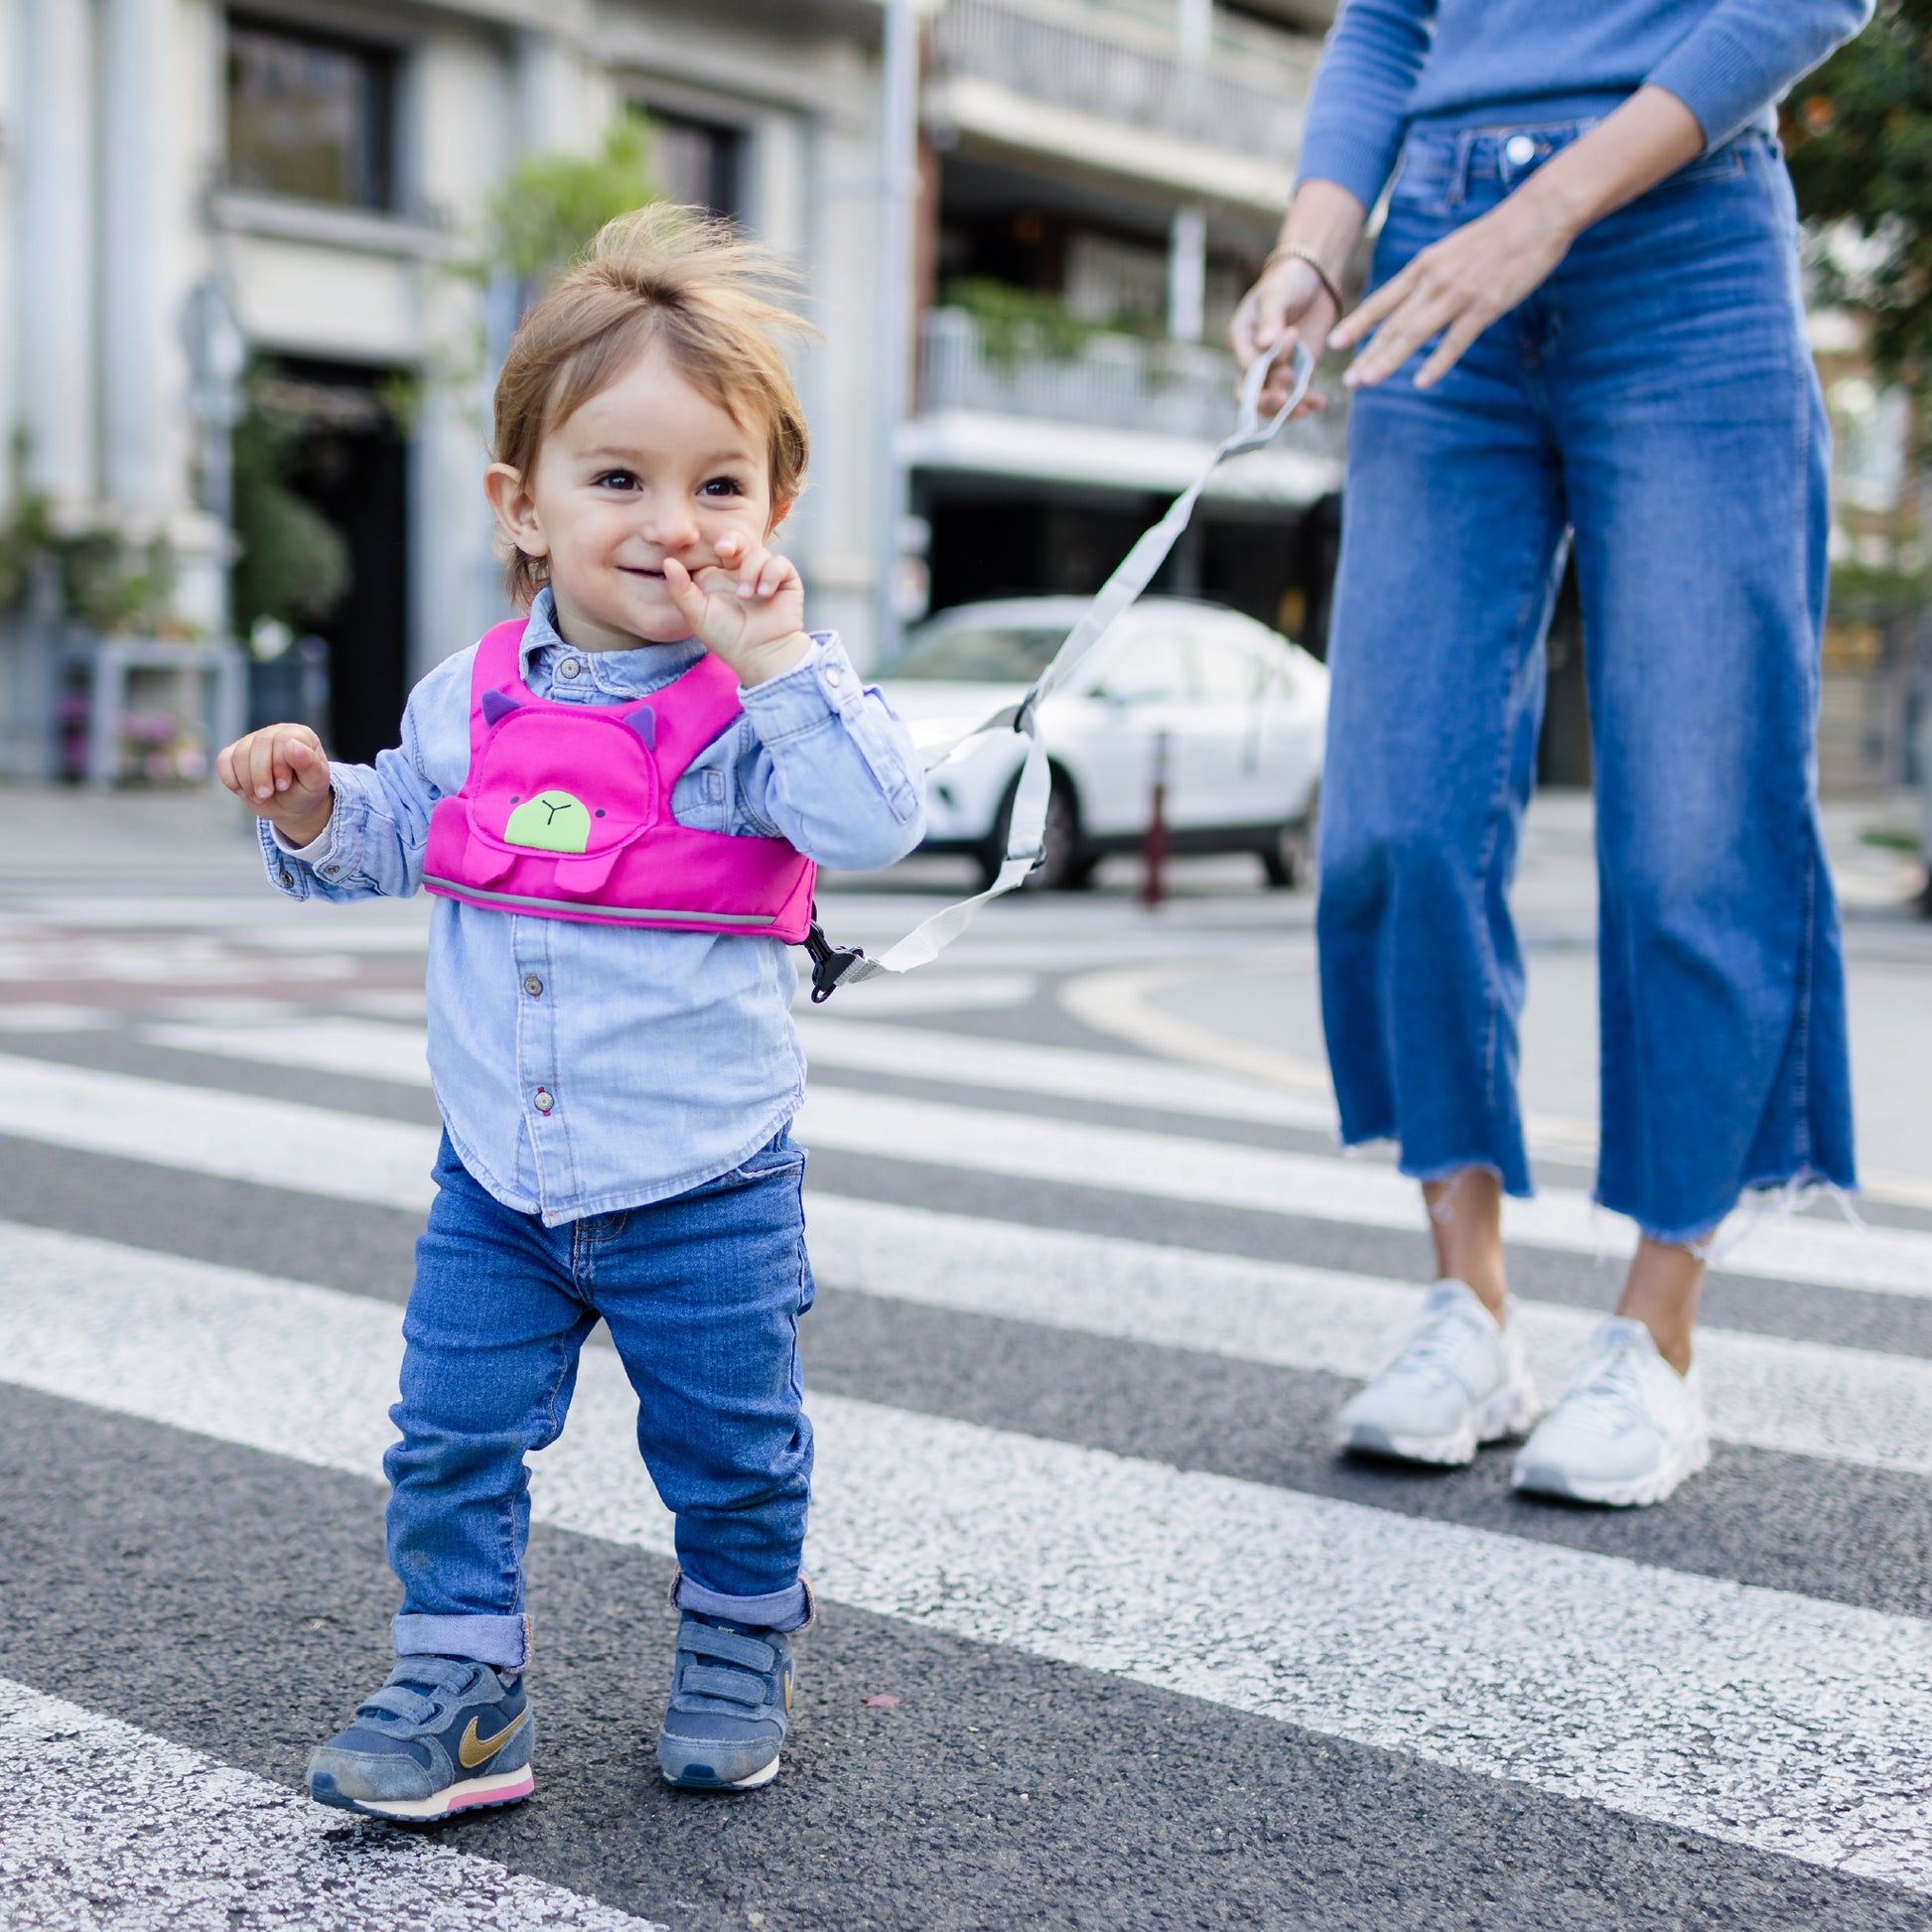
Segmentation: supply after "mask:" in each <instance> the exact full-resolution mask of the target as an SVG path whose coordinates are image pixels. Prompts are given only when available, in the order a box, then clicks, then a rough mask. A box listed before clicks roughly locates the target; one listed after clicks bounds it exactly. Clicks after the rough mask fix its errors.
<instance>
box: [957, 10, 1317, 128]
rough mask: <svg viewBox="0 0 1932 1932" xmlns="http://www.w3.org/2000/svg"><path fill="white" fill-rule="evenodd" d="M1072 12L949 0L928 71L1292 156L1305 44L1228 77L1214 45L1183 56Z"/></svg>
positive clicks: (1307, 68) (1308, 65)
mask: <svg viewBox="0 0 1932 1932" xmlns="http://www.w3.org/2000/svg"><path fill="white" fill-rule="evenodd" d="M1080 11H1081V10H1079V9H1074V8H1071V7H1068V8H1063V9H1062V10H1061V11H1059V12H1057V13H1052V14H1046V13H1037V14H1036V13H1030V12H1024V11H1022V10H1021V9H1019V8H1017V7H1014V6H1007V5H1002V4H1000V0H950V3H949V4H948V5H947V6H946V8H945V10H944V11H943V12H942V13H941V14H940V16H939V19H938V23H937V26H936V28H935V31H934V34H933V42H932V57H933V69H934V72H935V74H936V75H937V76H939V77H942V78H943V77H945V76H947V75H950V74H966V75H971V76H973V77H975V78H977V79H982V80H991V81H994V82H996V83H997V84H999V85H1000V86H1003V87H1008V88H1011V89H1012V90H1013V91H1014V92H1016V93H1021V94H1027V95H1031V96H1032V97H1033V98H1035V99H1036V100H1044V101H1050V102H1052V103H1053V104H1055V105H1057V106H1061V107H1070V108H1075V109H1077V110H1079V111H1080V112H1082V113H1087V114H1092V115H1095V116H1097V117H1099V118H1100V119H1103V120H1109V121H1124V122H1127V123H1129V124H1130V125H1132V126H1135V127H1141V128H1147V129H1149V130H1151V131H1154V132H1158V133H1162V134H1169V135H1174V136H1178V137H1179V138H1181V139H1183V140H1188V141H1198V142H1200V143H1202V144H1203V145H1205V146H1208V147H1214V148H1221V149H1232V150H1234V151H1237V152H1239V153H1241V154H1244V155H1247V156H1250V157H1252V158H1253V159H1255V160H1258V161H1278V162H1283V163H1289V164H1292V163H1293V161H1294V159H1295V153H1296V146H1297V142H1298V140H1299V138H1300V130H1301V123H1302V108H1303V103H1304V102H1305V101H1306V99H1307V97H1308V87H1309V81H1310V78H1311V73H1312V66H1313V54H1314V49H1315V43H1314V42H1312V41H1311V42H1310V44H1309V55H1308V59H1307V61H1306V62H1304V61H1302V60H1301V59H1300V58H1298V57H1296V56H1295V55H1293V54H1284V55H1282V56H1280V57H1278V58H1276V59H1275V60H1273V61H1272V62H1264V61H1247V60H1244V61H1242V62H1241V64H1240V65H1241V67H1242V69H1243V73H1244V75H1245V76H1246V77H1236V75H1235V74H1233V73H1231V72H1230V71H1229V70H1228V69H1229V68H1230V67H1231V66H1232V65H1234V63H1233V61H1232V60H1231V58H1230V56H1229V55H1228V54H1227V53H1226V52H1225V51H1223V50H1219V49H1217V50H1215V52H1214V53H1213V54H1212V55H1211V56H1210V57H1209V58H1208V59H1206V60H1204V61H1188V60H1186V59H1183V58H1182V56H1181V54H1180V51H1179V48H1178V47H1177V46H1174V47H1173V49H1172V50H1171V51H1162V50H1161V49H1160V47H1159V43H1158V42H1157V41H1155V40H1154V39H1153V38H1152V37H1151V36H1148V35H1146V33H1145V30H1140V31H1139V32H1135V31H1133V30H1132V29H1131V28H1130V24H1129V23H1127V22H1125V21H1123V22H1121V23H1119V24H1118V26H1117V28H1116V30H1115V32H1114V33H1104V32H1099V31H1094V30H1093V29H1092V28H1090V27H1088V26H1087V25H1085V24H1082V23H1081V22H1080V20H1079V18H1078V14H1079V12H1080ZM1091 11H1092V12H1093V13H1095V14H1096V15H1097V14H1098V13H1099V12H1100V10H1099V9H1097V8H1095V9H1091ZM1095 25H1096V26H1098V25H1099V23H1098V22H1096V23H1095ZM1271 69H1272V70H1271Z"/></svg>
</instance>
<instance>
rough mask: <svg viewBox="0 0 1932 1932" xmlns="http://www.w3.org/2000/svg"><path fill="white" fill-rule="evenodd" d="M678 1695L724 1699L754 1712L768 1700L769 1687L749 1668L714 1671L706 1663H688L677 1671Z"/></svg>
mask: <svg viewBox="0 0 1932 1932" xmlns="http://www.w3.org/2000/svg"><path fill="white" fill-rule="evenodd" d="M677 1694H678V1696H679V1697H681V1698H684V1697H694V1698H723V1699H724V1700H725V1701H726V1702H727V1703H728V1704H742V1705H745V1706H746V1707H747V1708H748V1709H750V1710H753V1711H756V1710H758V1709H759V1707H760V1706H762V1705H765V1704H768V1703H769V1702H770V1701H771V1687H770V1685H768V1684H767V1683H766V1682H765V1681H764V1679H763V1678H761V1677H754V1676H753V1675H752V1674H751V1672H750V1671H743V1670H717V1669H714V1668H713V1667H712V1666H711V1665H709V1664H687V1665H686V1666H685V1667H684V1669H683V1670H681V1671H680V1672H679V1673H678V1679H677Z"/></svg>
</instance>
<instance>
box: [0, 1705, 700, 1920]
mask: <svg viewBox="0 0 1932 1932" xmlns="http://www.w3.org/2000/svg"><path fill="white" fill-rule="evenodd" d="M0 1791H4V1792H5V1794H6V1810H7V1832H6V1842H5V1844H4V1846H0V1920H3V1921H4V1922H5V1923H6V1924H7V1925H9V1926H18V1927H23V1928H24V1927H28V1926H48V1927H52V1926H81V1925H100V1924H108V1923H112V1924H114V1925H117V1926H161V1925H166V1926H168V1927H170V1928H177V1929H178V1932H228V1928H229V1927H230V1926H232V1925H233V1924H235V1923H236V1922H237V1921H240V1920H245V1921H246V1922H247V1923H248V1924H250V1925H259V1926H286V1927H291V1928H293V1927H304V1926H307V1927H322V1926H325V1925H326V1926H327V1927H328V1928H329V1932H395V1928H396V1927H398V1926H404V1925H407V1926H412V1927H418V1928H421V1932H469V1928H471V1927H475V1928H477V1932H500V1928H502V1927H504V1926H507V1925H546V1926H549V1925H555V1926H576V1927H580V1928H582V1932H667V1929H666V1928H665V1927H662V1926H658V1925H654V1924H653V1923H651V1922H650V1921H648V1920H645V1919H640V1918H632V1917H630V1916H629V1915H628V1914H627V1913H624V1912H620V1911H615V1910H613V1909H612V1908H611V1907H610V1906H608V1905H603V1904H600V1903H598V1901H597V1900H595V1899H591V1898H585V1897H583V1896H581V1895H580V1894H578V1893H577V1892H574V1891H568V1890H566V1889H565V1888H564V1887H563V1886H561V1885H552V1884H546V1883H545V1882H544V1881H543V1880H541V1879H539V1878H531V1877H527V1876H525V1875H524V1874H522V1873H520V1872H513V1871H510V1870H507V1869H506V1868H505V1867H504V1866H502V1865H500V1864H498V1863H495V1862H494V1861H493V1860H489V1859H482V1858H477V1857H475V1856H473V1855H472V1854H470V1853H467V1852H459V1851H457V1850H455V1849H454V1848H453V1847H451V1846H448V1845H444V1844H439V1843H438V1842H437V1841H436V1840H435V1839H433V1838H426V1837H422V1836H420V1835H417V1834H413V1833H405V1832H395V1831H380V1830H376V1831H368V1832H355V1833H351V1834H348V1835H346V1837H345V1836H344V1835H343V1834H342V1831H341V1827H342V1826H343V1824H344V1822H345V1821H344V1818H343V1814H342V1813H341V1812H339V1811H325V1810H324V1809H323V1808H322V1806H320V1805H315V1804H311V1803H310V1802H309V1801H308V1799H306V1798H304V1797H302V1796H300V1795H299V1794H298V1793H296V1792H294V1791H291V1790H289V1789H288V1788H287V1787H286V1786H284V1785H280V1784H274V1783H271V1782H270V1781H269V1780H268V1779H267V1778H261V1777H256V1776H254V1775H253V1774H252V1773H250V1772H247V1771H240V1770H236V1769H235V1768H234V1767H233V1766H232V1765H227V1764H222V1763H220V1762H218V1761H217V1760H215V1759H214V1758H211V1757H208V1756H206V1755H205V1754H204V1753H202V1752H201V1751H196V1750H190V1749H188V1748H187V1747H186V1746H185V1745H181V1744H176V1743H171V1742H169V1741H168V1740H167V1739H165V1738H161V1737H157V1736H155V1735H154V1734H153V1733H152V1732H150V1731H145V1730H140V1729H137V1728H136V1727H135V1726H134V1725H126V1724H122V1723H120V1722H119V1721H118V1720H116V1719H113V1718H105V1717H102V1716H100V1715H99V1714H98V1713H97V1712H93V1711H87V1710H84V1709H82V1708H81V1707H80V1706H79V1705H76V1704H69V1703H68V1702H67V1701H66V1700H65V1699H62V1698H55V1697H48V1696H46V1695H45V1694H43V1693H42V1692H39V1691H36V1690H33V1689H30V1688H29V1687H28V1686H27V1685H25V1684H18V1683H15V1682H14V1681H13V1680H12V1679H10V1678H0ZM325 1833H333V1834H335V1835H336V1836H335V1837H334V1838H329V1839H326V1838H325V1837H324V1834H325ZM110 1899H111V1901H112V1904H111V1906H108V1905H107V1903H106V1901H108V1900H110ZM97 1913H98V1914H99V1915H98V1916H97Z"/></svg>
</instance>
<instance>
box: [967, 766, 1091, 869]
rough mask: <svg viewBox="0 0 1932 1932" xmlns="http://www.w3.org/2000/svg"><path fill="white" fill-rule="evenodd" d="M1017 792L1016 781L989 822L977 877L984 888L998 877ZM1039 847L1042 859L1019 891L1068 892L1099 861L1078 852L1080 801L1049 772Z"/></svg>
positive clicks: (1059, 775)
mask: <svg viewBox="0 0 1932 1932" xmlns="http://www.w3.org/2000/svg"><path fill="white" fill-rule="evenodd" d="M1019 789H1020V780H1019V779H1018V778H1016V779H1015V780H1014V781H1013V783H1012V785H1010V786H1009V787H1008V789H1007V795H1006V797H1005V799H1004V800H1003V801H1002V802H1001V805H1000V815H999V817H998V818H996V819H995V820H994V821H993V836H992V837H991V838H990V839H988V840H987V842H986V844H985V845H984V846H983V847H982V848H981V850H980V877H981V879H982V881H983V882H984V883H985V884H986V885H988V886H991V885H992V883H993V882H994V880H996V879H997V878H999V876H1000V866H1001V863H1002V861H1003V860H1004V859H1005V857H1006V849H1007V839H1008V837H1009V835H1010V834H1011V832H1012V829H1013V801H1014V797H1015V795H1016V794H1017V793H1018V791H1019ZM1040 844H1041V846H1042V847H1043V848H1044V856H1043V857H1042V858H1041V859H1040V862H1039V864H1038V865H1036V866H1035V868H1034V869H1033V871H1032V872H1030V873H1029V874H1028V875H1027V878H1026V882H1025V884H1024V885H1023V886H1022V887H1021V891H1022V892H1028V893H1059V892H1071V891H1074V890H1075V889H1077V888H1079V887H1081V886H1084V885H1086V884H1087V882H1088V881H1089V880H1091V879H1092V877H1093V869H1094V867H1095V866H1096V865H1097V864H1098V863H1099V860H1098V859H1097V858H1096V857H1095V856H1094V855H1092V854H1090V853H1088V852H1085V851H1084V850H1082V847H1081V840H1080V801H1079V800H1078V799H1077V798H1076V797H1075V796H1074V792H1073V784H1072V781H1071V780H1070V779H1069V778H1068V777H1067V776H1066V775H1065V773H1064V772H1060V771H1055V772H1054V773H1053V788H1052V789H1051V790H1050V791H1049V792H1048V793H1047V794H1046V822H1045V824H1044V826H1043V827H1042V828H1041V832H1040Z"/></svg>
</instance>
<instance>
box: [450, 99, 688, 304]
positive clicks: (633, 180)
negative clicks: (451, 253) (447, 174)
mask: <svg viewBox="0 0 1932 1932" xmlns="http://www.w3.org/2000/svg"><path fill="white" fill-rule="evenodd" d="M650 150H651V133H650V123H649V121H648V120H646V119H645V117H644V116H643V115H642V114H641V113H639V112H637V111H636V110H634V109H632V110H630V111H629V112H626V113H624V114H623V115H621V116H620V118H619V119H617V120H616V121H614V122H612V124H611V125H610V127H609V128H607V129H606V130H605V134H604V139H603V141H602V142H601V143H600V144H599V146H598V149H597V151H596V153H594V154H586V155H579V154H560V153H550V154H533V155H526V156H525V157H524V158H523V159H522V160H521V161H519V162H518V163H517V164H516V166H515V167H513V168H512V169H511V170H510V172H509V175H508V177H507V178H506V179H505V180H504V182H503V184H502V186H501V187H500V188H498V189H497V190H496V192H495V193H494V194H493V195H491V196H490V198H489V199H488V201H487V202H485V203H484V205H483V256H482V259H481V260H479V261H476V262H473V263H471V264H469V267H470V272H471V273H472V274H474V275H476V276H477V278H478V279H480V280H487V279H489V278H490V277H491V276H492V275H497V274H506V275H509V276H511V277H512V278H513V279H514V280H516V281H518V282H521V283H525V284H527V285H534V286H536V287H541V285H542V284H543V283H545V282H547V281H548V280H549V279H550V278H551V277H552V276H553V275H555V274H556V273H557V271H558V270H559V269H561V268H562V267H563V266H564V265H565V264H566V263H567V262H568V261H570V259H571V258H572V257H573V256H574V255H576V254H577V253H578V252H579V250H581V249H582V248H583V247H584V246H585V245H586V244H587V243H588V242H589V241H590V239H591V237H592V236H593V235H595V234H596V233H597V231H598V229H600V228H601V227H603V225H604V224H605V222H607V221H610V220H613V219H615V218H616V217H617V216H618V215H620V214H628V213H629V212H630V211H631V210H632V209H633V208H639V207H644V206H645V204H646V203H649V202H655V201H658V200H660V199H661V197H660V196H659V193H658V189H657V180H656V175H655V173H654V171H653V169H652V166H651V158H650Z"/></svg>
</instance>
